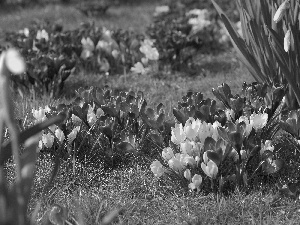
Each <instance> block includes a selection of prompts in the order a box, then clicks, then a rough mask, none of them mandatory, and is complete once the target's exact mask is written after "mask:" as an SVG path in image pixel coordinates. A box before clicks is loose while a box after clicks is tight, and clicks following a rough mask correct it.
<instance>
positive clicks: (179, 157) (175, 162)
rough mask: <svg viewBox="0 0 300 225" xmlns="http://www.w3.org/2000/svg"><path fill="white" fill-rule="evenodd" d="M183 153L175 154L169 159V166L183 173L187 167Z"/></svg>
mask: <svg viewBox="0 0 300 225" xmlns="http://www.w3.org/2000/svg"><path fill="white" fill-rule="evenodd" d="M184 159H185V157H184V156H183V154H179V153H177V154H175V156H174V157H173V158H172V159H170V160H169V161H168V164H169V167H170V168H171V169H172V170H174V171H175V172H178V173H181V172H182V171H183V170H184V169H185V165H186V162H184Z"/></svg>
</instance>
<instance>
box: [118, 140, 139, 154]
mask: <svg viewBox="0 0 300 225" xmlns="http://www.w3.org/2000/svg"><path fill="white" fill-rule="evenodd" d="M117 149H118V150H120V151H125V152H128V153H135V152H136V151H135V149H134V147H133V146H132V145H131V144H130V143H129V142H126V141H123V142H121V143H120V144H118V145H117Z"/></svg>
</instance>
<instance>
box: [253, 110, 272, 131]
mask: <svg viewBox="0 0 300 225" xmlns="http://www.w3.org/2000/svg"><path fill="white" fill-rule="evenodd" d="M250 121H251V122H250V123H252V126H253V128H254V129H255V130H258V129H262V128H263V127H264V126H265V125H266V124H267V122H268V114H267V113H258V114H256V113H253V114H252V115H251V116H250Z"/></svg>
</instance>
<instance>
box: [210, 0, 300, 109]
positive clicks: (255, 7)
mask: <svg viewBox="0 0 300 225" xmlns="http://www.w3.org/2000/svg"><path fill="white" fill-rule="evenodd" d="M212 2H213V4H214V6H215V8H216V9H217V11H218V12H219V15H220V16H221V19H222V20H223V22H224V25H225V27H226V28H227V30H228V32H229V34H230V36H231V39H232V43H233V45H234V47H235V49H236V50H237V52H238V54H239V55H240V59H241V61H242V62H243V63H244V64H245V65H246V67H247V68H248V70H249V71H250V73H251V74H252V76H253V77H254V78H255V79H256V80H257V81H258V82H264V83H267V84H268V85H269V86H277V85H279V86H281V85H282V86H283V87H284V89H285V96H286V102H287V105H288V106H289V108H290V109H297V108H298V107H299V102H300V93H299V82H298V78H297V77H298V73H299V71H298V65H299V52H298V47H297V46H299V29H298V23H299V18H298V17H297V15H298V12H299V2H298V1H294V0H293V1H290V0H285V1H268V0H264V1H248V0H237V1H236V2H237V6H238V10H239V12H240V18H241V24H242V30H243V37H241V36H240V35H239V34H238V33H237V32H236V31H235V29H234V28H233V26H232V25H231V23H230V21H229V19H228V18H227V17H226V15H225V14H224V13H223V11H222V10H221V8H220V7H219V6H218V4H217V3H216V2H215V1H214V0H212Z"/></svg>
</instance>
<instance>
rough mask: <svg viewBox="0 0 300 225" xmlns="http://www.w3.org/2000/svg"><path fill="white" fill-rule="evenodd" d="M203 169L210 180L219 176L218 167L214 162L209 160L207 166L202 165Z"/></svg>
mask: <svg viewBox="0 0 300 225" xmlns="http://www.w3.org/2000/svg"><path fill="white" fill-rule="evenodd" d="M201 168H202V170H203V172H204V173H205V174H206V175H207V176H209V177H210V178H212V179H214V178H216V176H217V174H218V166H217V164H215V163H214V162H213V161H212V160H209V161H208V163H207V164H205V163H203V162H202V163H201Z"/></svg>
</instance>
